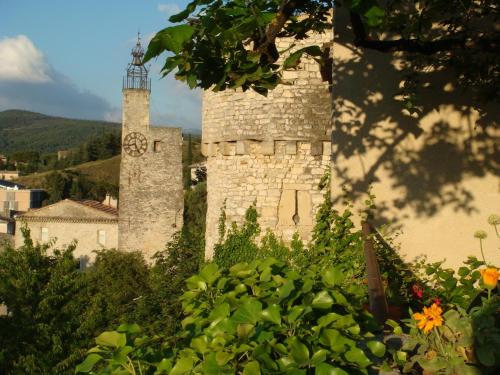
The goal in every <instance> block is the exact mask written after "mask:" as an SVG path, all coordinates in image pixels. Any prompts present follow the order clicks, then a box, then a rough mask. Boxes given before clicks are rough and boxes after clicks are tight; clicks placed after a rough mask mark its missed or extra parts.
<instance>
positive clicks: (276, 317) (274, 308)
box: [261, 304, 281, 324]
mask: <svg viewBox="0 0 500 375" xmlns="http://www.w3.org/2000/svg"><path fill="white" fill-rule="evenodd" d="M261 315H262V319H264V320H265V321H268V322H271V323H274V324H281V314H280V307H279V305H276V304H274V305H270V306H269V307H268V308H267V309H265V310H262V313H261Z"/></svg>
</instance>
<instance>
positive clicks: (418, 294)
mask: <svg viewBox="0 0 500 375" xmlns="http://www.w3.org/2000/svg"><path fill="white" fill-rule="evenodd" d="M411 292H412V294H413V297H415V298H418V299H422V297H423V296H424V290H423V289H422V287H421V286H420V285H417V284H414V285H413V286H412V287H411Z"/></svg>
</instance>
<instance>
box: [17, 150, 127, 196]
mask: <svg viewBox="0 0 500 375" xmlns="http://www.w3.org/2000/svg"><path fill="white" fill-rule="evenodd" d="M67 170H70V171H75V172H79V173H80V174H82V175H85V177H87V178H88V179H90V180H92V181H96V182H97V181H106V182H109V183H111V184H113V185H116V186H118V182H119V175H120V155H117V156H114V157H112V158H110V159H105V160H96V161H90V162H88V163H83V164H80V165H77V166H75V167H71V168H67ZM52 172H53V171H48V172H43V173H33V174H29V175H27V176H22V177H19V178H18V179H17V180H16V182H18V183H20V184H23V185H26V186H28V187H30V188H44V187H45V186H44V182H45V177H46V176H48V175H49V174H50V173H52Z"/></svg>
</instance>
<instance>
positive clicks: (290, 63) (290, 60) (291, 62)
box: [283, 46, 322, 70]
mask: <svg viewBox="0 0 500 375" xmlns="http://www.w3.org/2000/svg"><path fill="white" fill-rule="evenodd" d="M304 53H306V54H308V55H310V56H321V55H322V52H321V48H319V47H318V46H309V47H304V48H301V49H299V50H297V51H295V52H293V53H291V54H290V56H288V57H287V58H286V59H285V61H284V62H283V69H285V70H286V69H293V68H295V67H297V65H299V63H300V58H301V57H302V55H303V54H304Z"/></svg>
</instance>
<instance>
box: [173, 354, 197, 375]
mask: <svg viewBox="0 0 500 375" xmlns="http://www.w3.org/2000/svg"><path fill="white" fill-rule="evenodd" d="M192 368H193V358H191V357H182V358H180V359H179V360H178V361H177V362H176V363H175V366H174V368H173V369H172V371H170V374H169V375H182V374H185V373H187V372H188V371H191V369H192Z"/></svg>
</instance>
